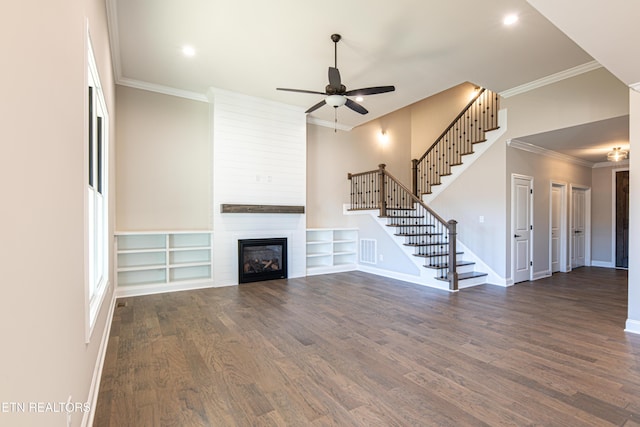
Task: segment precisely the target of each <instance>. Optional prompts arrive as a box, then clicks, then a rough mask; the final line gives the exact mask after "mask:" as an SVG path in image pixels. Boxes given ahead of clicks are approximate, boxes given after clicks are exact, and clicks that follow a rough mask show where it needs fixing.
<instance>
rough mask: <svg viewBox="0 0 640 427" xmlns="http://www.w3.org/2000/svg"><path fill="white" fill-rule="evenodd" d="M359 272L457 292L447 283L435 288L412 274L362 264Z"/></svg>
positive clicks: (359, 266)
mask: <svg viewBox="0 0 640 427" xmlns="http://www.w3.org/2000/svg"><path fill="white" fill-rule="evenodd" d="M358 271H363V272H365V273H371V274H375V275H376V276H382V277H388V278H389V279H396V280H401V281H403V282H409V283H415V284H416V285H420V286H425V287H427V288H432V289H439V290H441V291H447V292H455V291H451V290H449V284H448V283H447V282H442V286H434V285H431V284H428V283H425V282H424V280H423V279H422V278H421V277H420V276H413V275H411V274H405V273H398V272H397V271H390V270H383V269H381V268H376V267H369V266H366V265H362V264H358Z"/></svg>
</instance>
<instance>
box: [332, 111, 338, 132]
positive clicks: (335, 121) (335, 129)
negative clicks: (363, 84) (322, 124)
mask: <svg viewBox="0 0 640 427" xmlns="http://www.w3.org/2000/svg"><path fill="white" fill-rule="evenodd" d="M337 132H338V109H337V108H335V107H334V108H333V133H337Z"/></svg>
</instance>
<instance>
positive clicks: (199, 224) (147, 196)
mask: <svg viewBox="0 0 640 427" xmlns="http://www.w3.org/2000/svg"><path fill="white" fill-rule="evenodd" d="M116 107H117V111H118V127H117V136H118V150H117V171H116V175H117V189H118V192H117V214H116V228H117V230H118V231H133V230H135V231H144V230H194V229H211V227H212V219H211V198H212V193H211V191H212V190H211V188H212V174H211V168H212V158H211V142H210V137H209V104H208V103H206V102H199V101H193V100H189V99H184V98H177V97H174V96H170V95H162V94H159V93H155V92H148V91H143V90H138V89H132V88H129V87H124V86H118V88H117V105H116Z"/></svg>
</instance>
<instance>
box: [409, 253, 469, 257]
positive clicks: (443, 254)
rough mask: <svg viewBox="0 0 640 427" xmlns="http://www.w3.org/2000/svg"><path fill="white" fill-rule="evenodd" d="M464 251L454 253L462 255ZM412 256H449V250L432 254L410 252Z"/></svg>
mask: <svg viewBox="0 0 640 427" xmlns="http://www.w3.org/2000/svg"><path fill="white" fill-rule="evenodd" d="M463 253H464V252H456V255H462V254H463ZM412 255H413V256H417V257H421V258H431V257H438V256H449V252H438V253H433V254H412Z"/></svg>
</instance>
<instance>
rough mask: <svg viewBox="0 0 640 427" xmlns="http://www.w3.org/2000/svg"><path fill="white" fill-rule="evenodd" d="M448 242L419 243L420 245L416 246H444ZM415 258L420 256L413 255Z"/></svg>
mask: <svg viewBox="0 0 640 427" xmlns="http://www.w3.org/2000/svg"><path fill="white" fill-rule="evenodd" d="M448 244H449V242H433V243H421V244H420V245H416V246H418V247H427V246H446V245H448ZM414 255H415V256H421V254H414Z"/></svg>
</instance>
